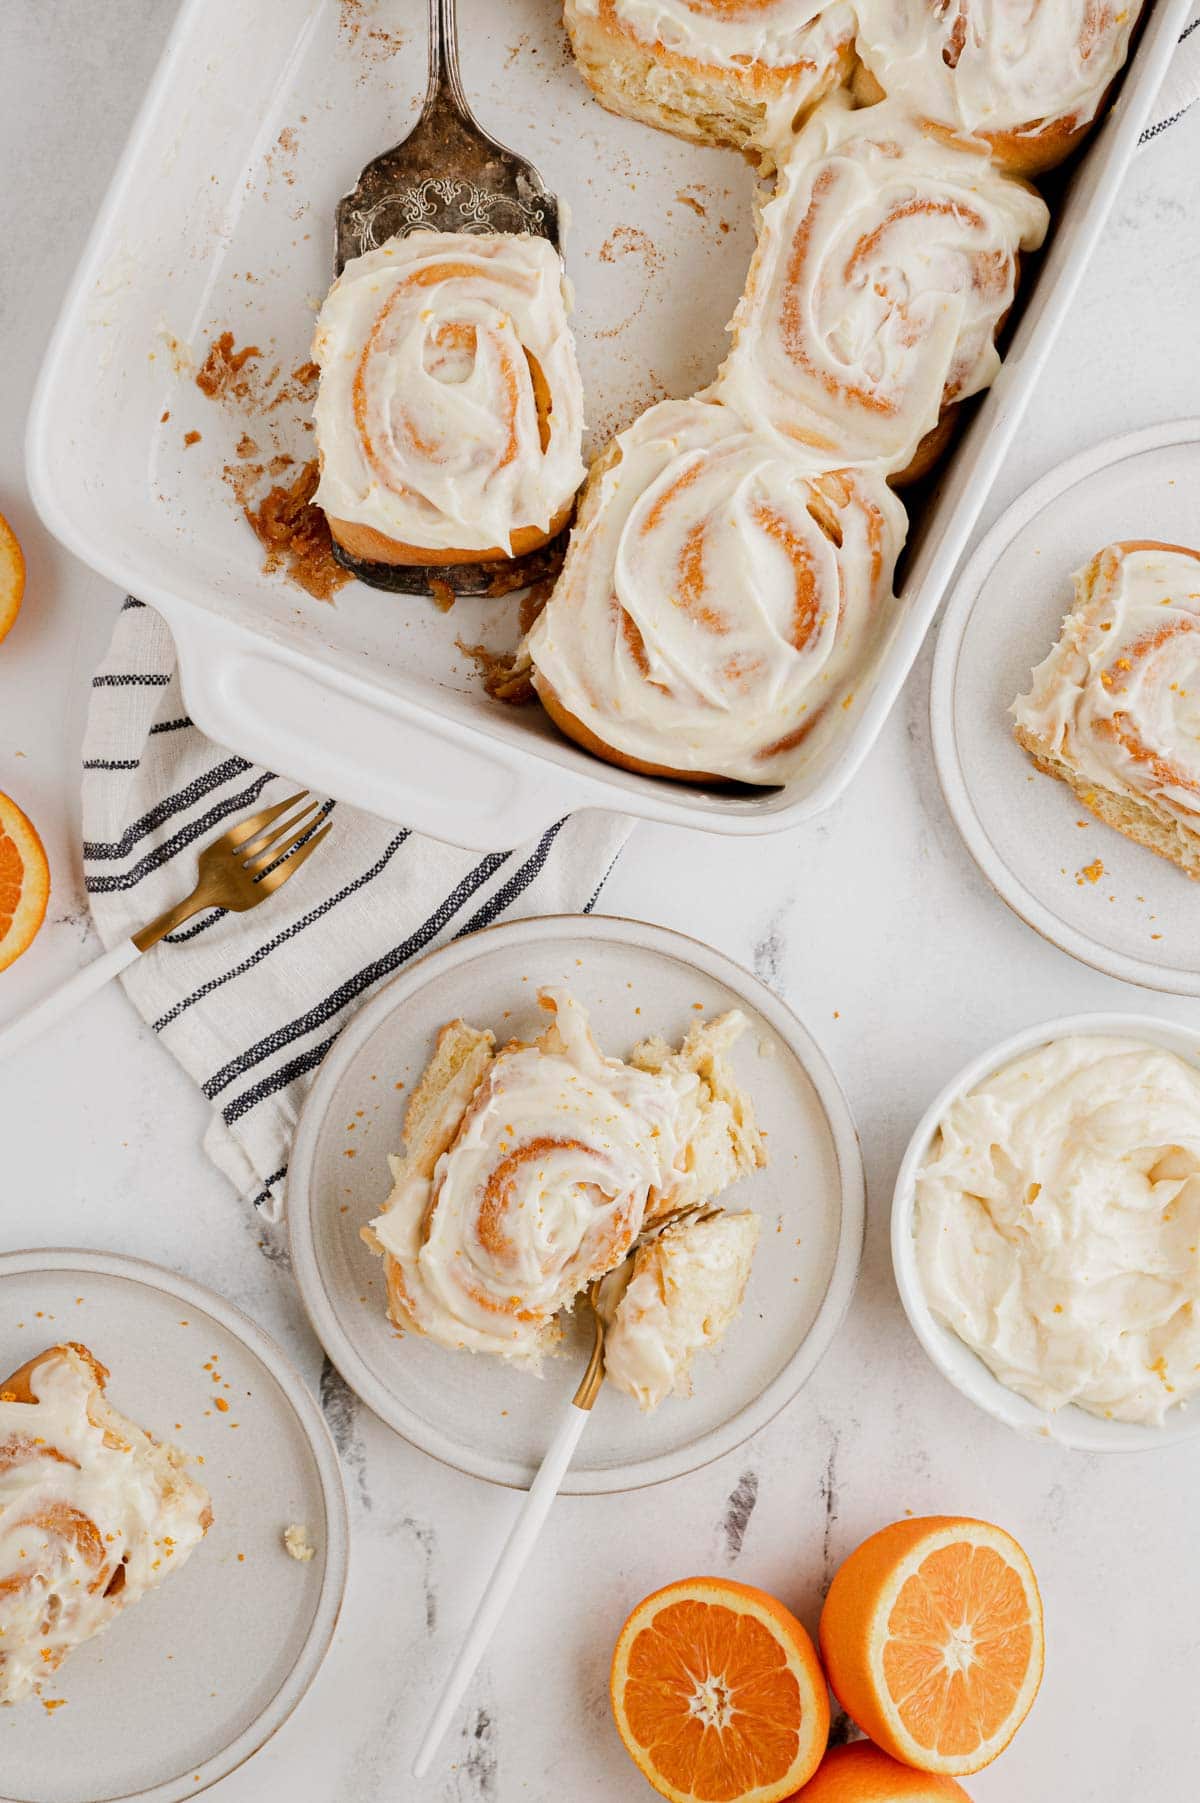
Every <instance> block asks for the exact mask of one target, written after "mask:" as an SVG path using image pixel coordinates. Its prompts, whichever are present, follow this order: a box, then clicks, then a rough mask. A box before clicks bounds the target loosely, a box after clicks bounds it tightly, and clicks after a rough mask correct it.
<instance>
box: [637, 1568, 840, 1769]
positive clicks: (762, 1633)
mask: <svg viewBox="0 0 1200 1803" xmlns="http://www.w3.org/2000/svg"><path fill="white" fill-rule="evenodd" d="M611 1691H612V1706H613V1715H614V1716H615V1717H616V1723H617V1731H618V1733H619V1734H620V1736H621V1739H622V1740H623V1741H624V1742H625V1747H626V1751H627V1752H628V1753H629V1756H630V1758H631V1759H632V1760H633V1761H634V1763H635V1765H636V1766H637V1767H638V1769H639V1771H640V1772H641V1773H642V1775H643V1777H645V1778H647V1779H649V1781H650V1783H651V1784H652V1785H653V1786H654V1788H655V1790H656V1791H658V1792H659V1793H660V1794H661V1795H662V1796H664V1797H669V1798H670V1799H671V1803H782V1799H783V1798H785V1797H790V1796H791V1794H792V1792H793V1791H796V1790H798V1789H799V1787H800V1786H801V1785H802V1784H805V1783H807V1781H808V1779H809V1778H811V1776H812V1774H813V1772H814V1771H815V1770H816V1768H817V1764H818V1762H819V1760H820V1758H821V1755H822V1753H823V1752H824V1751H825V1744H826V1742H827V1740H828V1739H829V1697H828V1694H827V1692H826V1689H825V1679H824V1677H823V1676H822V1674H821V1667H820V1665H819V1664H818V1662H817V1655H816V1650H815V1648H814V1646H813V1643H812V1641H811V1640H810V1639H809V1637H808V1635H807V1634H806V1633H805V1631H804V1629H803V1628H802V1627H801V1625H800V1623H799V1622H798V1621H797V1620H796V1618H795V1616H793V1615H790V1614H789V1613H788V1611H787V1610H786V1609H785V1608H784V1607H783V1604H782V1603H777V1602H776V1601H775V1598H774V1597H772V1596H767V1595H766V1593H765V1592H764V1591H762V1590H753V1589H751V1587H750V1586H749V1585H748V1584H735V1583H733V1582H731V1581H730V1580H729V1579H728V1578H688V1579H686V1580H685V1581H684V1582H682V1583H679V1584H669V1585H668V1586H667V1588H666V1589H665V1590H656V1591H655V1592H654V1595H653V1596H648V1597H647V1598H646V1600H645V1602H642V1603H639V1604H638V1606H637V1608H636V1609H635V1610H634V1612H633V1614H632V1615H631V1616H630V1617H629V1620H628V1621H627V1622H626V1623H625V1626H624V1627H623V1628H622V1629H621V1633H620V1637H619V1639H618V1641H617V1646H616V1651H615V1652H614V1654H613V1663H612V1685H611Z"/></svg>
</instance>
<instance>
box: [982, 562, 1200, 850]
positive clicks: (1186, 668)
mask: <svg viewBox="0 0 1200 1803" xmlns="http://www.w3.org/2000/svg"><path fill="white" fill-rule="evenodd" d="M1074 583H1075V605H1074V607H1073V609H1072V611H1071V612H1070V613H1069V614H1068V615H1067V617H1066V619H1065V620H1064V621H1063V626H1062V633H1061V635H1060V637H1059V640H1058V642H1057V644H1056V645H1055V646H1054V648H1053V650H1052V651H1051V652H1050V654H1049V656H1047V657H1046V658H1044V659H1043V661H1042V662H1041V663H1040V664H1039V665H1038V667H1037V669H1036V670H1035V671H1034V672H1033V680H1032V686H1031V688H1030V691H1029V693H1028V694H1027V695H1022V696H1019V697H1018V699H1017V700H1016V701H1015V702H1014V703H1013V706H1012V710H1011V711H1012V714H1013V718H1014V719H1015V721H1016V723H1017V725H1018V727H1019V728H1023V729H1024V730H1025V732H1027V733H1030V734H1032V735H1033V737H1034V738H1035V739H1036V740H1037V742H1038V745H1039V746H1040V747H1043V748H1044V749H1045V750H1046V751H1048V752H1049V753H1050V754H1051V755H1052V756H1054V757H1057V758H1060V759H1062V760H1063V761H1064V762H1065V763H1067V764H1068V765H1069V766H1070V768H1071V769H1072V770H1074V771H1075V772H1077V773H1078V774H1080V775H1082V776H1083V777H1085V778H1086V779H1087V780H1089V781H1091V782H1094V783H1096V784H1097V785H1098V786H1100V787H1101V788H1105V789H1110V790H1113V791H1115V792H1116V793H1117V794H1123V795H1130V796H1133V797H1135V798H1136V799H1139V800H1141V799H1145V800H1149V801H1151V802H1153V803H1154V804H1155V805H1156V806H1157V807H1159V808H1161V809H1163V810H1165V811H1166V812H1168V813H1169V814H1171V815H1172V816H1173V817H1174V818H1175V819H1176V820H1177V821H1178V822H1179V823H1180V824H1181V825H1183V826H1184V827H1186V828H1188V829H1190V830H1192V831H1196V830H1200V553H1198V552H1195V551H1190V550H1187V549H1185V548H1183V547H1177V546H1172V545H1155V544H1147V543H1130V544H1114V545H1108V546H1106V547H1105V548H1104V550H1102V551H1100V552H1098V553H1097V554H1096V556H1095V557H1094V558H1092V559H1091V560H1090V562H1088V563H1087V564H1086V565H1085V566H1084V567H1083V568H1082V569H1081V570H1077V571H1076V573H1075V577H1074Z"/></svg>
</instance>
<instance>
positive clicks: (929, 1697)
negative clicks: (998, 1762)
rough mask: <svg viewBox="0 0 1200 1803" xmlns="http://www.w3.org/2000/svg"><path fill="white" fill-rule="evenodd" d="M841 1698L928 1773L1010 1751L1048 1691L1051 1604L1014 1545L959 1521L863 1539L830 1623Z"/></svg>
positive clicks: (824, 1619)
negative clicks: (1045, 1618)
mask: <svg viewBox="0 0 1200 1803" xmlns="http://www.w3.org/2000/svg"><path fill="white" fill-rule="evenodd" d="M820 1638H821V1654H822V1657H823V1658H824V1661H825V1670H826V1673H827V1674H828V1677H829V1682H830V1684H831V1685H832V1687H833V1693H834V1695H835V1696H836V1697H837V1699H838V1701H839V1702H840V1703H841V1705H842V1707H843V1709H845V1710H846V1712H847V1713H848V1714H849V1715H850V1716H852V1717H853V1719H854V1720H855V1721H856V1722H857V1723H858V1725H859V1727H860V1728H862V1729H863V1730H864V1731H865V1732H866V1733H867V1734H869V1735H870V1737H871V1739H872V1740H873V1741H876V1742H877V1743H878V1745H879V1746H881V1747H882V1748H883V1749H884V1751H885V1752H887V1753H891V1754H892V1755H893V1756H894V1757H895V1758H896V1759H899V1760H902V1761H903V1762H904V1763H905V1764H906V1765H911V1766H916V1767H917V1768H918V1769H919V1770H921V1771H926V1772H949V1773H961V1772H977V1771H979V1770H980V1768H981V1767H982V1766H985V1765H990V1764H991V1762H992V1760H993V1759H995V1757H996V1755H997V1754H998V1753H1001V1752H1003V1750H1004V1748H1005V1747H1006V1746H1007V1745H1008V1743H1009V1741H1010V1740H1011V1739H1012V1737H1013V1735H1014V1734H1015V1733H1016V1731H1017V1729H1018V1728H1019V1727H1020V1725H1021V1723H1022V1722H1023V1721H1024V1720H1025V1717H1026V1715H1028V1713H1029V1709H1030V1705H1031V1704H1032V1702H1033V1699H1034V1697H1035V1696H1036V1695H1037V1690H1038V1685H1039V1684H1040V1683H1041V1681H1042V1661H1043V1650H1044V1649H1043V1639H1042V1602H1041V1597H1040V1596H1039V1595H1038V1587H1037V1579H1036V1578H1035V1577H1034V1575H1033V1567H1032V1566H1031V1565H1030V1563H1029V1560H1028V1559H1027V1558H1026V1556H1025V1554H1024V1553H1023V1552H1022V1550H1021V1548H1020V1547H1019V1546H1018V1545H1017V1543H1016V1541H1015V1540H1014V1539H1013V1538H1012V1536H1011V1535H1010V1534H1006V1533H1005V1532H1004V1530H1003V1529H1002V1528H997V1527H992V1526H990V1525H989V1523H987V1522H986V1521H967V1520H963V1519H961V1518H960V1517H958V1516H952V1515H931V1516H926V1517H925V1518H924V1519H914V1520H911V1521H897V1522H894V1523H893V1524H892V1526H891V1527H887V1528H883V1529H881V1531H880V1532H879V1533H878V1534H872V1536H871V1538H870V1539H869V1540H864V1542H863V1544H862V1545H861V1546H860V1547H859V1548H858V1551H857V1552H854V1553H851V1555H850V1557H849V1558H848V1559H847V1560H846V1562H845V1564H844V1565H843V1566H842V1567H841V1569H840V1571H838V1573H837V1575H836V1576H835V1577H834V1580H833V1583H832V1584H831V1585H830V1587H829V1595H828V1597H827V1598H826V1599H825V1607H824V1609H823V1610H822V1612H821V1635H820Z"/></svg>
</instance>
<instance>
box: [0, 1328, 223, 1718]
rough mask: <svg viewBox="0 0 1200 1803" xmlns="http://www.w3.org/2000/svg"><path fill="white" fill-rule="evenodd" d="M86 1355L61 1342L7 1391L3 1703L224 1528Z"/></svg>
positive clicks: (1, 1475) (24, 1692)
mask: <svg viewBox="0 0 1200 1803" xmlns="http://www.w3.org/2000/svg"><path fill="white" fill-rule="evenodd" d="M107 1380H108V1372H107V1371H106V1370H105V1369H104V1366H103V1365H102V1364H100V1362H99V1360H98V1359H96V1358H95V1357H94V1356H93V1355H92V1353H90V1352H89V1351H88V1349H87V1347H86V1346H80V1345H77V1344H74V1343H72V1344H69V1345H61V1346H51V1347H50V1348H49V1349H48V1350H47V1351H46V1352H43V1353H41V1354H40V1356H39V1357H37V1358H35V1359H31V1360H30V1361H29V1363H28V1364H26V1365H23V1366H22V1367H21V1369H20V1370H19V1371H17V1372H15V1373H14V1374H13V1376H12V1377H10V1378H9V1379H8V1381H7V1383H5V1384H4V1385H3V1386H0V1702H5V1703H15V1702H18V1701H19V1700H20V1699H21V1698H22V1697H25V1696H28V1695H29V1693H30V1691H32V1690H33V1689H35V1687H36V1686H37V1684H38V1683H39V1681H40V1680H41V1679H43V1678H46V1677H48V1676H49V1675H50V1673H51V1672H54V1671H57V1670H58V1667H59V1666H60V1665H61V1664H62V1662H63V1660H64V1659H65V1658H66V1657H67V1655H68V1653H70V1652H72V1651H73V1650H74V1648H76V1647H77V1646H80V1645H81V1644H82V1643H83V1641H85V1640H89V1639H90V1638H91V1637H92V1635H93V1634H98V1633H99V1632H100V1631H101V1629H102V1628H106V1627H107V1626H108V1625H109V1623H110V1622H111V1621H112V1620H113V1618H114V1617H115V1616H116V1615H118V1614H119V1613H120V1611H121V1610H122V1609H124V1608H127V1607H128V1605H129V1604H130V1603H135V1602H137V1600H138V1598H139V1597H141V1596H143V1595H144V1594H145V1592H146V1591H147V1590H149V1589H151V1588H152V1587H153V1586H154V1585H155V1584H160V1583H161V1582H162V1580H163V1579H164V1578H166V1577H169V1576H170V1574H171V1572H172V1571H177V1570H178V1569H179V1567H180V1566H181V1565H182V1564H183V1563H184V1561H185V1560H186V1559H187V1558H188V1557H189V1556H190V1554H191V1553H192V1552H193V1551H194V1549H195V1548H196V1547H197V1546H198V1545H199V1543H200V1541H201V1540H202V1539H203V1538H204V1535H205V1533H206V1532H207V1531H208V1528H209V1526H210V1525H211V1523H212V1509H211V1506H210V1503H209V1499H208V1495H207V1493H206V1492H205V1491H204V1490H203V1489H202V1488H201V1487H200V1485H199V1484H198V1483H196V1481H195V1479H194V1478H192V1477H191V1476H189V1474H188V1472H187V1470H186V1469H185V1466H184V1460H183V1455H182V1453H180V1452H178V1451H177V1450H176V1449H175V1448H174V1447H173V1446H161V1445H159V1443H158V1442H157V1441H156V1440H153V1439H152V1438H151V1437H150V1435H149V1434H148V1433H146V1432H145V1430H144V1429H142V1428H140V1427H137V1426H135V1425H134V1423H133V1422H132V1421H128V1420H126V1418H125V1417H124V1416H122V1415H119V1414H118V1413H117V1411H116V1410H115V1409H114V1408H113V1407H112V1406H111V1405H110V1404H109V1403H108V1402H107V1401H106V1399H105V1396H104V1387H105V1384H106V1382H107Z"/></svg>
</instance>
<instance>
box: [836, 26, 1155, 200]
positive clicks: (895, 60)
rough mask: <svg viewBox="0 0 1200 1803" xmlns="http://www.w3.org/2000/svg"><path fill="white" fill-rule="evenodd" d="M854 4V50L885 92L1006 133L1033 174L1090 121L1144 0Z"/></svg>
mask: <svg viewBox="0 0 1200 1803" xmlns="http://www.w3.org/2000/svg"><path fill="white" fill-rule="evenodd" d="M857 10H858V21H859V35H858V45H857V48H858V54H859V55H860V57H861V58H862V60H863V62H864V63H865V64H866V66H867V68H868V69H869V70H870V72H871V74H872V75H873V76H874V77H875V79H876V81H878V82H879V83H880V84H881V85H882V87H883V88H884V89H885V91H886V92H887V93H889V94H893V95H897V96H901V97H903V98H904V99H905V100H907V102H908V103H909V105H910V106H912V107H913V108H915V109H916V110H917V111H919V112H922V113H925V114H927V115H928V117H929V118H931V119H936V120H938V121H940V122H941V123H943V124H945V125H948V126H951V127H953V128H954V129H956V130H958V131H962V132H966V133H969V134H972V135H976V136H982V137H987V138H989V139H992V138H1001V139H1006V138H1011V139H1012V140H1014V141H1013V142H1012V143H1011V144H1010V145H1009V146H1008V149H1009V150H1010V151H1011V155H1012V158H1013V161H1014V163H1016V164H1021V163H1023V164H1024V165H1025V166H1026V168H1027V171H1028V172H1029V173H1033V172H1034V171H1035V170H1036V169H1038V168H1044V167H1047V166H1048V164H1049V163H1050V162H1053V161H1057V160H1058V157H1059V156H1061V155H1064V154H1065V152H1066V150H1067V149H1069V148H1070V135H1071V134H1072V133H1074V132H1077V131H1080V130H1082V129H1083V128H1085V127H1086V126H1087V125H1088V124H1089V123H1090V122H1091V120H1092V119H1093V118H1094V117H1095V114H1096V111H1097V108H1098V107H1099V105H1100V102H1101V99H1102V98H1103V96H1104V92H1105V90H1106V88H1107V87H1108V85H1109V83H1110V82H1111V81H1112V79H1113V77H1114V76H1115V75H1116V74H1117V73H1118V71H1119V70H1120V68H1121V66H1122V64H1123V63H1124V61H1125V58H1126V55H1127V54H1128V50H1129V37H1130V33H1131V32H1132V30H1133V27H1134V25H1135V23H1136V22H1137V17H1138V13H1139V11H1140V10H1141V5H1140V0H1038V3H1037V4H1035V5H1030V4H1029V0H857ZM1042 137H1046V138H1047V140H1048V142H1047V144H1046V145H1042V144H1040V143H1039V141H1038V140H1039V139H1040V138H1042ZM1056 142H1057V145H1058V148H1057V149H1055V148H1054V145H1055V143H1056Z"/></svg>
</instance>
